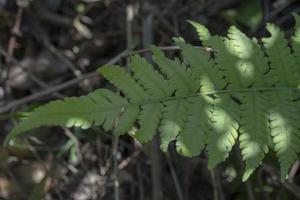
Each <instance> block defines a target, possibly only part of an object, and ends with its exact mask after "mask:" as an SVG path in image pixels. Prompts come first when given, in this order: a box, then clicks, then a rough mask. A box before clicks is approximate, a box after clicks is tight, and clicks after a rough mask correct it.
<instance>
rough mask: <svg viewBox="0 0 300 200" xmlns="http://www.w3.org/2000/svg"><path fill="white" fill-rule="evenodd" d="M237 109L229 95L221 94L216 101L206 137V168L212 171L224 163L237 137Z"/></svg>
mask: <svg viewBox="0 0 300 200" xmlns="http://www.w3.org/2000/svg"><path fill="white" fill-rule="evenodd" d="M238 113H239V111H238V107H237V106H236V105H235V103H234V102H233V101H232V99H231V97H230V95H227V94H222V95H220V97H219V98H218V99H217V100H216V103H215V105H214V109H213V112H212V115H211V118H212V119H211V120H212V122H211V123H210V126H211V132H210V133H209V135H208V142H207V151H208V157H209V159H208V168H209V169H212V168H214V167H215V166H216V165H217V164H219V163H220V162H222V161H224V160H225V159H226V158H227V157H228V155H229V152H230V151H231V149H232V147H233V145H234V144H235V140H236V138H237V136H238V132H237V130H238V127H239V125H238V123H237V121H236V120H237V119H238Z"/></svg>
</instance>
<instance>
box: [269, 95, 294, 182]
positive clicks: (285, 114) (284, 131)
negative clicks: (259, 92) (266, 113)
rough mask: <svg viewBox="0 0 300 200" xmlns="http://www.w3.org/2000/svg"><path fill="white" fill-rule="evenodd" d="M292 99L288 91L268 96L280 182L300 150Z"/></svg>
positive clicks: (284, 177)
mask: <svg viewBox="0 0 300 200" xmlns="http://www.w3.org/2000/svg"><path fill="white" fill-rule="evenodd" d="M292 97H293V93H292V92H290V91H286V92H274V93H271V94H270V96H269V101H270V108H269V109H270V129H271V135H272V137H273V142H274V145H275V147H274V148H275V152H276V154H277V157H278V159H279V162H280V169H281V180H284V179H286V177H287V174H288V171H289V168H290V167H291V165H292V164H293V163H294V162H295V160H296V159H297V154H298V153H299V150H300V148H299V144H300V139H299V136H300V131H299V125H298V124H299V115H298V113H297V109H295V104H294V103H293V99H292Z"/></svg>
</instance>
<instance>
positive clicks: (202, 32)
mask: <svg viewBox="0 0 300 200" xmlns="http://www.w3.org/2000/svg"><path fill="white" fill-rule="evenodd" d="M188 22H189V23H190V24H191V25H192V26H193V27H194V28H195V29H196V31H197V33H198V36H199V40H200V41H202V42H205V41H207V40H209V39H210V37H211V34H210V32H209V30H208V29H207V28H206V27H205V26H203V25H202V24H199V23H198V22H195V21H191V20H188Z"/></svg>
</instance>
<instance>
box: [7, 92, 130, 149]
mask: <svg viewBox="0 0 300 200" xmlns="http://www.w3.org/2000/svg"><path fill="white" fill-rule="evenodd" d="M126 106H128V102H127V101H126V100H124V99H123V98H121V97H120V96H118V95H116V94H114V93H113V92H111V91H109V90H106V89H98V90H96V91H95V92H92V93H90V94H88V95H87V96H82V97H78V98H76V97H70V98H66V99H65V100H63V101H62V100H57V101H53V102H50V103H49V104H46V105H45V106H41V107H39V108H37V109H35V110H34V112H33V113H32V114H31V115H30V117H29V118H28V119H26V120H24V121H22V122H21V123H20V124H19V125H18V126H16V127H15V128H14V129H13V130H12V131H11V133H10V135H9V136H8V137H7V138H6V143H7V142H8V141H9V140H10V139H11V138H14V137H16V136H18V135H19V134H20V133H22V132H25V131H28V130H30V129H33V128H37V127H40V126H44V125H52V126H53V125H62V126H67V127H72V126H76V127H81V128H83V129H86V128H89V127H90V126H91V125H93V124H94V125H102V124H104V125H103V126H104V128H105V130H107V131H108V130H111V129H112V128H113V125H114V121H116V119H117V118H118V116H119V114H120V113H121V110H122V108H124V107H126Z"/></svg>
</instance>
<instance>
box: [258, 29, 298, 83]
mask: <svg viewBox="0 0 300 200" xmlns="http://www.w3.org/2000/svg"><path fill="white" fill-rule="evenodd" d="M267 30H268V31H269V32H270V34H271V37H269V38H263V39H262V41H263V43H264V46H265V48H266V52H267V55H268V58H269V62H270V65H271V66H270V67H271V69H270V72H269V73H268V74H267V75H266V76H267V77H268V78H267V79H268V80H271V81H273V82H272V83H271V84H275V85H276V86H283V87H298V86H299V81H300V79H299V72H298V71H297V67H296V62H295V58H294V56H293V54H292V53H291V49H290V48H289V46H288V42H287V40H286V39H285V36H284V33H283V32H282V31H280V29H279V28H278V27H277V26H275V25H274V24H267Z"/></svg>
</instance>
